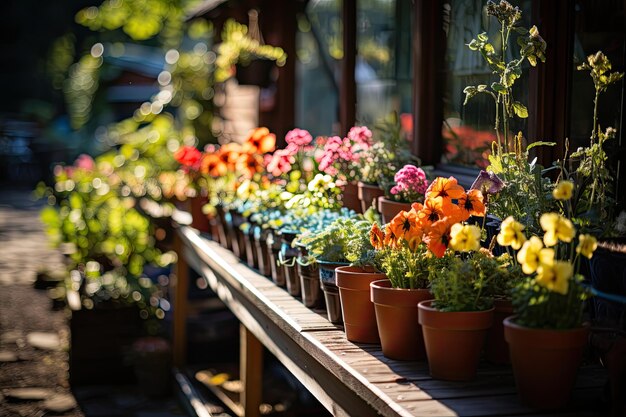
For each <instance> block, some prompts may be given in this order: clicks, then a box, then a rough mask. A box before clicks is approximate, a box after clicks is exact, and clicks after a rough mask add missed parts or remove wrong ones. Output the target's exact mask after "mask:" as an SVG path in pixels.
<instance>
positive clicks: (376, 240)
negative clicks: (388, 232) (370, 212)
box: [370, 223, 385, 250]
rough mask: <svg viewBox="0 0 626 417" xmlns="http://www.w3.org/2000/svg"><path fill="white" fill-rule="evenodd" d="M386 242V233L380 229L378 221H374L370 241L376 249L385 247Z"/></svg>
mask: <svg viewBox="0 0 626 417" xmlns="http://www.w3.org/2000/svg"><path fill="white" fill-rule="evenodd" d="M384 242H385V233H384V232H383V231H382V230H381V229H380V227H379V226H378V223H374V224H373V225H372V228H371V229H370V243H371V244H372V246H373V247H374V249H376V250H380V249H382V248H383V245H384Z"/></svg>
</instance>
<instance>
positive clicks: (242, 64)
mask: <svg viewBox="0 0 626 417" xmlns="http://www.w3.org/2000/svg"><path fill="white" fill-rule="evenodd" d="M249 17H250V22H249V23H250V30H248V27H247V26H246V25H243V24H241V23H238V22H236V21H235V20H233V19H228V20H227V21H226V22H225V23H224V28H223V30H222V34H221V40H222V41H221V43H220V44H219V45H218V47H217V58H216V60H215V66H216V69H215V79H216V81H218V82H223V81H226V80H227V79H229V78H231V77H232V76H233V75H236V76H237V79H238V80H239V84H249V85H257V86H259V87H268V86H269V84H270V82H271V77H270V72H271V70H272V68H273V66H274V64H276V65H278V66H283V65H285V61H286V60H287V54H286V53H285V51H283V49H282V48H278V47H275V46H271V45H265V44H264V42H263V38H262V36H261V32H260V31H259V27H258V12H257V11H256V10H251V11H250V13H249ZM235 67H236V71H235Z"/></svg>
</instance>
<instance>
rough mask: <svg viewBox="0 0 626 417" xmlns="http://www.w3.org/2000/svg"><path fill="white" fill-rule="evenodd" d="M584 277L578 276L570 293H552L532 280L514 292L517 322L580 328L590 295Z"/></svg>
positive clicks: (524, 282)
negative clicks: (586, 301)
mask: <svg viewBox="0 0 626 417" xmlns="http://www.w3.org/2000/svg"><path fill="white" fill-rule="evenodd" d="M582 282H583V277H582V276H581V275H576V276H574V277H573V278H572V279H571V280H570V283H569V290H568V292H567V294H565V295H564V294H560V293H558V292H554V291H550V290H548V289H547V288H546V287H544V286H541V285H539V284H537V282H536V280H535V279H534V278H533V277H528V278H526V279H524V280H523V281H522V282H520V283H519V284H518V285H517V286H516V287H515V288H513V290H512V296H513V307H514V309H515V312H516V314H517V317H518V318H517V320H516V323H518V324H520V325H522V326H527V327H533V328H539V329H563V330H565V329H572V328H575V327H578V326H580V324H581V323H582V317H583V300H585V299H586V298H587V297H588V296H589V294H588V291H587V290H586V289H585V287H584V286H583V285H582Z"/></svg>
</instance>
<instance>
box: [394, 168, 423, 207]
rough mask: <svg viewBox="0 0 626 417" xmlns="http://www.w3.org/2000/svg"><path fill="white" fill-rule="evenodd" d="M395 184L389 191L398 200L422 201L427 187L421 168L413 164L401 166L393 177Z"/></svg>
mask: <svg viewBox="0 0 626 417" xmlns="http://www.w3.org/2000/svg"><path fill="white" fill-rule="evenodd" d="M393 180H394V182H395V185H394V186H393V187H391V190H390V191H389V193H390V194H391V196H392V197H393V198H394V199H395V200H398V201H404V202H410V203H414V202H423V201H424V194H425V193H426V189H427V188H428V180H427V179H426V173H425V172H424V170H423V169H422V168H418V167H416V166H415V165H411V164H408V165H405V166H403V167H402V168H401V169H400V170H399V171H398V172H396V174H395V175H394V177H393Z"/></svg>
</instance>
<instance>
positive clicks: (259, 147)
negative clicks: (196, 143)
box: [200, 127, 276, 179]
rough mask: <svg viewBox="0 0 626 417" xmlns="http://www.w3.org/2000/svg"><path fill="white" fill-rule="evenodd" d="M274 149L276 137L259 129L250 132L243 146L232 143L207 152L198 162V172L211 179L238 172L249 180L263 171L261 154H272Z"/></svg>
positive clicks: (267, 130)
mask: <svg viewBox="0 0 626 417" xmlns="http://www.w3.org/2000/svg"><path fill="white" fill-rule="evenodd" d="M275 147H276V135H274V134H273V133H270V131H269V129H268V128H266V127H259V128H256V129H254V130H253V131H252V132H250V135H249V136H248V138H247V139H246V141H245V142H244V143H243V144H239V143H234V142H233V143H228V144H226V145H222V146H220V147H219V148H217V149H209V150H207V152H205V153H204V154H203V156H202V160H201V162H200V172H202V173H203V174H207V175H209V176H211V177H220V176H223V175H226V174H227V173H229V172H238V173H240V174H241V175H242V176H243V177H244V178H247V179H250V178H252V177H253V176H254V174H256V173H257V172H262V171H263V169H264V161H263V154H265V153H268V152H272V151H273V150H274V148H275Z"/></svg>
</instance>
